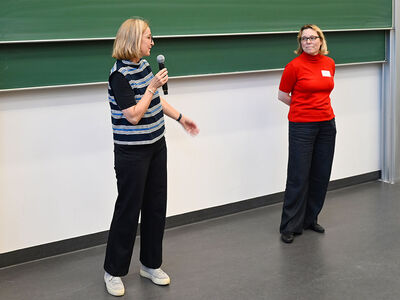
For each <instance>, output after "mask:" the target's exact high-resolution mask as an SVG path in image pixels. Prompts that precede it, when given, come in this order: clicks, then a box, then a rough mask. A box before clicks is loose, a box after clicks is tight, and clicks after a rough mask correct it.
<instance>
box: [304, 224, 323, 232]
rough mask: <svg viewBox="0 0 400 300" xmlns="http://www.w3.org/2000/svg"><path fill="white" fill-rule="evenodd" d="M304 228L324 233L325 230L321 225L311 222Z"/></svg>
mask: <svg viewBox="0 0 400 300" xmlns="http://www.w3.org/2000/svg"><path fill="white" fill-rule="evenodd" d="M306 229H310V230H313V231H315V232H318V233H324V232H325V228H324V227H322V226H321V225H319V224H317V223H315V224H311V225H310V226H308V227H307V228H306Z"/></svg>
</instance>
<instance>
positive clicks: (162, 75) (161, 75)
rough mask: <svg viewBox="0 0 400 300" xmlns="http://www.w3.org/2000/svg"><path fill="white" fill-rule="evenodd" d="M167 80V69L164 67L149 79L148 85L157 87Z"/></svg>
mask: <svg viewBox="0 0 400 300" xmlns="http://www.w3.org/2000/svg"><path fill="white" fill-rule="evenodd" d="M167 81H168V70H167V69H166V68H164V69H162V70H160V71H159V72H158V73H157V74H156V75H154V78H153V79H152V80H151V81H150V84H149V87H150V88H154V89H158V88H159V87H162V86H163V85H164V84H165V83H166V82H167Z"/></svg>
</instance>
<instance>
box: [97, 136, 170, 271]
mask: <svg viewBox="0 0 400 300" xmlns="http://www.w3.org/2000/svg"><path fill="white" fill-rule="evenodd" d="M114 153H115V173H116V176H117V187H118V198H117V201H116V203H115V210H114V215H113V219H112V222H111V227H110V231H109V236H108V242H107V250H106V257H105V262H104V269H105V270H106V271H107V273H109V274H111V275H113V276H124V275H126V274H127V273H128V270H129V265H130V262H131V257H132V252H133V246H134V243H135V237H136V231H137V226H138V219H139V213H140V211H141V224H140V261H141V263H142V264H143V265H145V266H146V267H149V268H153V269H156V268H159V267H160V266H161V263H162V239H163V236H164V227H165V215H166V206H167V148H166V144H165V139H164V138H162V139H161V140H159V141H157V142H156V143H154V144H151V145H139V146H124V147H119V146H116V147H115V150H114Z"/></svg>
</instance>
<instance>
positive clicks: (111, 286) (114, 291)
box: [104, 272, 125, 296]
mask: <svg viewBox="0 0 400 300" xmlns="http://www.w3.org/2000/svg"><path fill="white" fill-rule="evenodd" d="M104 282H105V283H106V287H107V292H108V293H109V294H110V295H113V296H123V295H124V294H125V287H124V284H123V283H122V280H121V277H114V276H112V275H110V274H108V273H107V272H105V273H104Z"/></svg>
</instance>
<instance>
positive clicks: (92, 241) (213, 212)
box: [0, 171, 381, 268]
mask: <svg viewBox="0 0 400 300" xmlns="http://www.w3.org/2000/svg"><path fill="white" fill-rule="evenodd" d="M380 177H381V171H376V172H370V173H366V174H362V175H357V176H352V177H348V178H344V179H338V180H334V181H331V182H330V183H329V187H328V190H335V189H339V188H344V187H348V186H351V185H356V184H360V183H365V182H369V181H375V180H378V179H380ZM282 201H283V192H279V193H275V194H271V195H266V196H261V197H257V198H252V199H248V200H243V201H239V202H235V203H229V204H225V205H221V206H216V207H211V208H206V209H202V210H198V211H193V212H189V213H185V214H181V215H177V216H171V217H168V218H167V222H166V228H173V227H177V226H182V225H186V224H191V223H195V222H200V221H204V220H208V219H212V218H217V217H222V216H226V215H230V214H234V213H237V212H241V211H245V210H249V209H254V208H258V207H262V206H266V205H271V204H274V203H279V202H282ZM107 236H108V231H102V232H98V233H94V234H88V235H84V236H80V237H75V238H71V239H66V240H62V241H57V242H53V243H48V244H43V245H39V246H34V247H29V248H24V249H20V250H16V251H11V252H7V253H3V254H0V268H3V267H8V266H12V265H16V264H21V263H25V262H29V261H33V260H37V259H42V258H46V257H50V256H54V255H60V254H65V253H68V252H72V251H77V250H82V249H86V248H90V247H94V246H98V245H102V244H105V243H106V242H107Z"/></svg>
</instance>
